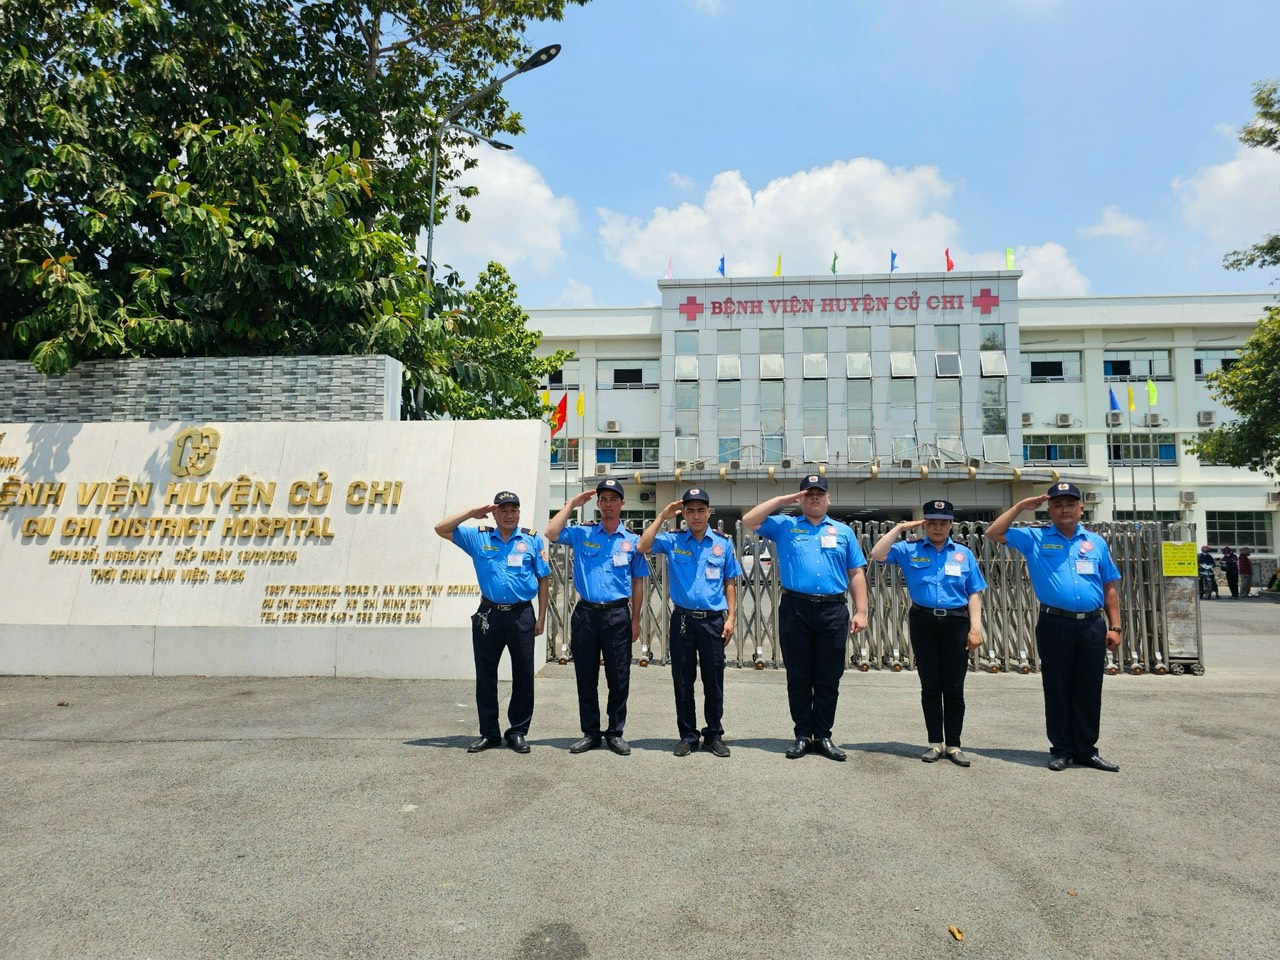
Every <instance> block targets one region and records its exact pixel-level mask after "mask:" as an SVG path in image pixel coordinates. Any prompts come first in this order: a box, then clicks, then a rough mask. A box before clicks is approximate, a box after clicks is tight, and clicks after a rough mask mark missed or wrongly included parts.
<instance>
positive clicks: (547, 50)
mask: <svg viewBox="0 0 1280 960" xmlns="http://www.w3.org/2000/svg"><path fill="white" fill-rule="evenodd" d="M559 55H560V44H558V43H553V44H551V46H549V47H543V48H542V49H541V50H539V51H538V52H537V53H535V54H534V55H533V56H531V57H530V58H529V59H528V60H526V61H525V62H524V63H522V64H520V66H519V67H518V68H517V69H516V73H528V72H529V71H530V70H536V69H537V68H538V67H541V66H542V65H543V64H547V63H550V62H551V61H552V60H554V59H555V58H556V57H557V56H559Z"/></svg>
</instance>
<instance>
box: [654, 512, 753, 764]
mask: <svg viewBox="0 0 1280 960" xmlns="http://www.w3.org/2000/svg"><path fill="white" fill-rule="evenodd" d="M681 511H683V512H684V520H685V524H686V526H685V529H684V530H681V531H678V532H676V533H659V531H660V530H661V529H662V525H663V524H664V523H665V522H666V521H668V520H671V519H673V518H674V517H675V515H676V514H677V513H680V512H681ZM710 522H711V498H710V496H709V495H708V494H707V491H705V490H703V489H702V488H700V487H691V488H690V489H688V490H686V491H685V494H684V496H683V497H681V498H680V499H679V500H673V501H671V502H670V503H668V504H667V505H666V506H665V507H664V508H663V509H662V512H661V513H659V514H658V517H657V519H656V520H654V521H653V523H651V524H649V527H648V529H646V530H645V532H644V534H643V535H642V536H641V537H640V552H641V553H643V554H645V555H646V556H648V555H650V554H651V553H653V552H657V553H664V554H666V555H667V582H668V583H669V584H670V586H671V602H672V604H674V606H675V609H674V610H672V611H671V623H670V627H669V630H668V634H667V650H668V651H669V652H670V653H671V679H672V681H673V682H674V683H675V690H676V728H677V729H678V730H679V731H680V742H679V743H678V744H676V749H675V755H676V756H677V757H687V756H688V755H689V754H690V752H691V751H692V750H693V748H694V747H696V746H697V745H698V711H697V708H696V706H695V704H694V698H693V681H694V678H695V676H696V675H697V670H698V663H699V662H701V663H702V692H703V707H702V710H703V718H704V719H705V720H706V723H707V725H706V726H705V727H703V728H702V745H703V747H704V748H705V749H707V750H710V751H711V752H712V753H714V754H715V755H716V756H717V757H727V756H729V748H728V747H727V746H725V743H724V725H723V724H722V722H721V720H722V717H723V716H724V648H725V647H727V646H728V645H729V640H730V639H732V637H733V618H734V615H735V614H736V613H737V609H738V592H737V580H738V577H740V576H741V575H742V568H741V567H740V566H738V558H737V556H735V555H734V552H733V541H732V540H730V539H729V538H728V537H726V536H725V535H724V534H722V533H718V532H716V531H714V530H711V529H710V528H709V524H710Z"/></svg>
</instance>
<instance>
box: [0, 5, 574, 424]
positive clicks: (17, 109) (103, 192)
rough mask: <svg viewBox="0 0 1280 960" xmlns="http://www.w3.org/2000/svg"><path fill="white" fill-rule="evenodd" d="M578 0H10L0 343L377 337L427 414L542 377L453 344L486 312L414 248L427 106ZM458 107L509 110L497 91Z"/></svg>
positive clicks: (473, 85)
mask: <svg viewBox="0 0 1280 960" xmlns="http://www.w3.org/2000/svg"><path fill="white" fill-rule="evenodd" d="M567 2H580V0H503V2H497V0H486V2H467V0H443V2H442V0H431V2H427V0H385V2H375V3H359V2H351V0H313V2H291V0H186V2H183V3H178V2H176V0H66V2H64V3H62V4H60V5H54V6H52V7H51V6H49V5H47V4H41V3H38V2H35V0H8V2H6V3H4V4H2V5H0V357H10V358H15V357H29V358H30V359H31V360H32V362H33V363H34V364H35V365H36V366H37V367H38V368H39V369H41V370H43V371H45V372H46V373H57V372H61V371H65V370H66V369H68V368H69V367H71V366H73V365H74V364H76V363H78V362H80V361H82V360H86V359H97V358H109V357H143V356H186V355H210V354H213V355H219V354H221V355H231V354H235V355H244V354H267V353H271V354H319V353H387V354H390V355H392V356H395V357H397V358H398V359H400V360H401V361H402V363H403V364H404V365H405V368H406V384H405V387H406V390H405V393H406V398H407V399H408V400H409V409H410V410H411V412H412V413H413V414H414V415H417V416H422V415H428V414H433V413H440V412H444V411H445V410H449V409H450V405H451V404H454V405H456V404H461V403H464V402H465V401H468V400H470V399H471V398H470V394H469V392H468V391H469V390H470V389H471V388H477V389H481V390H484V391H488V393H487V394H485V395H486V396H489V397H492V396H494V395H497V394H502V395H508V396H514V397H521V398H524V399H525V400H527V398H528V397H529V396H534V395H535V391H534V386H536V381H534V384H527V383H517V382H515V381H514V380H512V379H511V373H510V371H518V372H520V373H521V375H523V374H524V373H527V370H526V367H527V364H525V365H523V366H522V365H521V364H507V365H504V366H501V367H499V368H497V369H492V370H489V369H485V368H484V366H483V364H484V358H483V356H482V355H481V354H478V353H476V352H474V351H471V352H463V353H455V352H454V351H455V349H456V347H457V345H458V344H460V343H470V342H472V341H483V340H484V339H485V338H486V337H489V336H493V335H495V334H496V332H497V328H495V327H491V326H490V325H489V324H490V321H489V319H488V314H486V313H485V312H482V311H475V310H472V309H469V304H468V298H467V296H466V292H465V290H464V289H463V287H462V283H461V280H460V279H459V278H458V277H457V276H456V275H454V274H449V275H445V276H443V277H436V278H435V281H434V282H432V281H431V280H430V279H429V276H428V271H427V270H426V267H425V265H424V264H422V263H421V262H419V260H418V258H417V256H416V254H415V246H416V240H417V235H418V232H419V231H420V229H422V227H423V226H425V224H426V223H427V222H429V219H430V218H431V216H432V211H431V210H429V209H428V203H427V197H428V195H429V193H430V189H429V188H430V182H429V173H430V151H431V148H432V145H433V143H434V138H435V137H436V136H437V135H438V133H439V132H440V131H439V129H438V124H439V120H438V118H439V117H440V116H442V115H443V114H444V113H445V112H446V111H447V110H448V108H449V106H450V105H451V104H453V103H455V102H457V101H458V100H460V99H463V98H464V97H465V96H466V95H468V94H469V93H471V92H474V91H475V90H478V89H482V88H483V87H484V86H485V85H486V84H487V83H488V82H489V80H490V79H491V77H492V75H493V74H494V73H495V72H496V71H497V70H498V69H500V68H501V66H502V65H508V64H511V63H518V62H519V61H520V60H521V59H523V57H524V56H526V55H527V54H528V52H529V51H528V48H527V45H526V44H525V43H524V41H523V39H522V37H523V30H524V28H525V26H526V24H527V23H528V22H529V21H530V20H533V19H540V18H546V17H554V18H558V17H559V16H560V15H561V13H562V11H563V8H564V6H565V4H566V3H567ZM458 122H462V123H465V124H466V125H467V126H469V127H472V128H474V129H476V130H478V131H479V132H480V133H482V134H485V135H486V136H487V135H491V134H495V133H500V132H507V133H515V132H518V131H519V130H520V121H519V115H518V114H515V113H513V112H511V111H510V109H509V108H508V106H507V104H506V102H505V101H504V100H503V99H502V98H501V96H499V95H498V94H497V93H495V94H492V95H489V96H486V97H483V98H481V99H480V100H478V101H477V102H476V103H475V104H473V105H472V106H471V107H469V108H468V111H467V112H466V113H465V114H464V115H462V116H461V117H459V118H458ZM452 136H453V134H452V133H449V134H447V135H446V136H445V138H444V140H443V147H444V149H443V150H442V154H441V156H442V160H443V162H442V163H441V165H440V179H441V180H442V181H444V182H446V183H447V182H448V181H450V180H451V179H453V178H455V177H457V176H458V175H459V174H460V173H461V169H462V168H465V166H466V162H465V161H464V162H463V163H462V164H461V168H460V167H459V164H458V163H456V162H454V161H453V160H452V159H451V157H452V154H453V153H454V152H455V151H454V150H453V149H452V148H453V147H455V146H456V142H455V141H454V140H453V139H451V138H452ZM472 192H473V191H472V190H471V189H470V188H466V187H464V188H462V189H460V190H459V191H458V193H459V195H461V196H464V197H465V196H466V195H469V194H470V193H472ZM441 197H442V200H444V203H442V204H438V207H443V206H445V205H446V204H447V199H444V198H446V197H447V192H445V191H441ZM457 212H458V213H459V214H460V215H461V216H463V217H465V216H466V212H465V209H460V210H458V211H457ZM436 215H437V218H438V216H439V213H438V211H437V213H436ZM499 286H500V287H501V289H502V290H504V291H505V292H506V293H507V294H508V295H509V296H511V297H512V298H514V296H515V288H514V285H512V284H510V282H509V280H508V282H507V283H506V284H505V285H499ZM510 306H511V307H512V308H513V309H514V301H513V302H512V304H511V305H510ZM521 342H522V344H523V345H524V346H525V347H527V349H529V350H532V348H533V346H535V345H536V341H534V342H533V343H530V342H529V341H528V340H522V341H521ZM517 407H518V409H520V410H522V411H523V410H525V407H523V406H519V404H517ZM451 412H452V411H451Z"/></svg>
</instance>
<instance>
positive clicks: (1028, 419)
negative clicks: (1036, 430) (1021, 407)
mask: <svg viewBox="0 0 1280 960" xmlns="http://www.w3.org/2000/svg"><path fill="white" fill-rule="evenodd" d="M1035 422H1036V415H1035V414H1034V413H1028V412H1026V411H1024V412H1023V414H1022V425H1023V426H1024V427H1029V426H1031V425H1032V424H1033V423H1035Z"/></svg>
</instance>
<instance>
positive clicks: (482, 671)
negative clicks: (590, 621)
mask: <svg viewBox="0 0 1280 960" xmlns="http://www.w3.org/2000/svg"><path fill="white" fill-rule="evenodd" d="M486 622H487V623H488V629H484V628H483V625H484V624H485V623H486ZM536 622H537V616H536V615H535V614H534V612H533V604H531V603H526V604H524V605H522V606H519V607H517V608H516V609H515V610H496V609H494V608H493V607H487V606H482V607H481V608H480V611H478V612H477V613H475V614H474V615H473V616H472V617H471V649H472V652H473V653H474V654H475V659H476V711H477V712H478V713H479V714H480V736H482V737H499V736H502V733H501V731H500V728H499V727H498V661H499V660H501V659H502V651H503V650H508V651H510V653H511V702H510V703H509V704H508V705H507V722H508V723H509V724H510V726H509V727H508V728H507V732H506V735H507V736H511V735H512V734H515V733H518V734H520V735H521V736H528V735H529V724H530V723H531V722H532V721H533V628H534V624H535V623H536Z"/></svg>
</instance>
